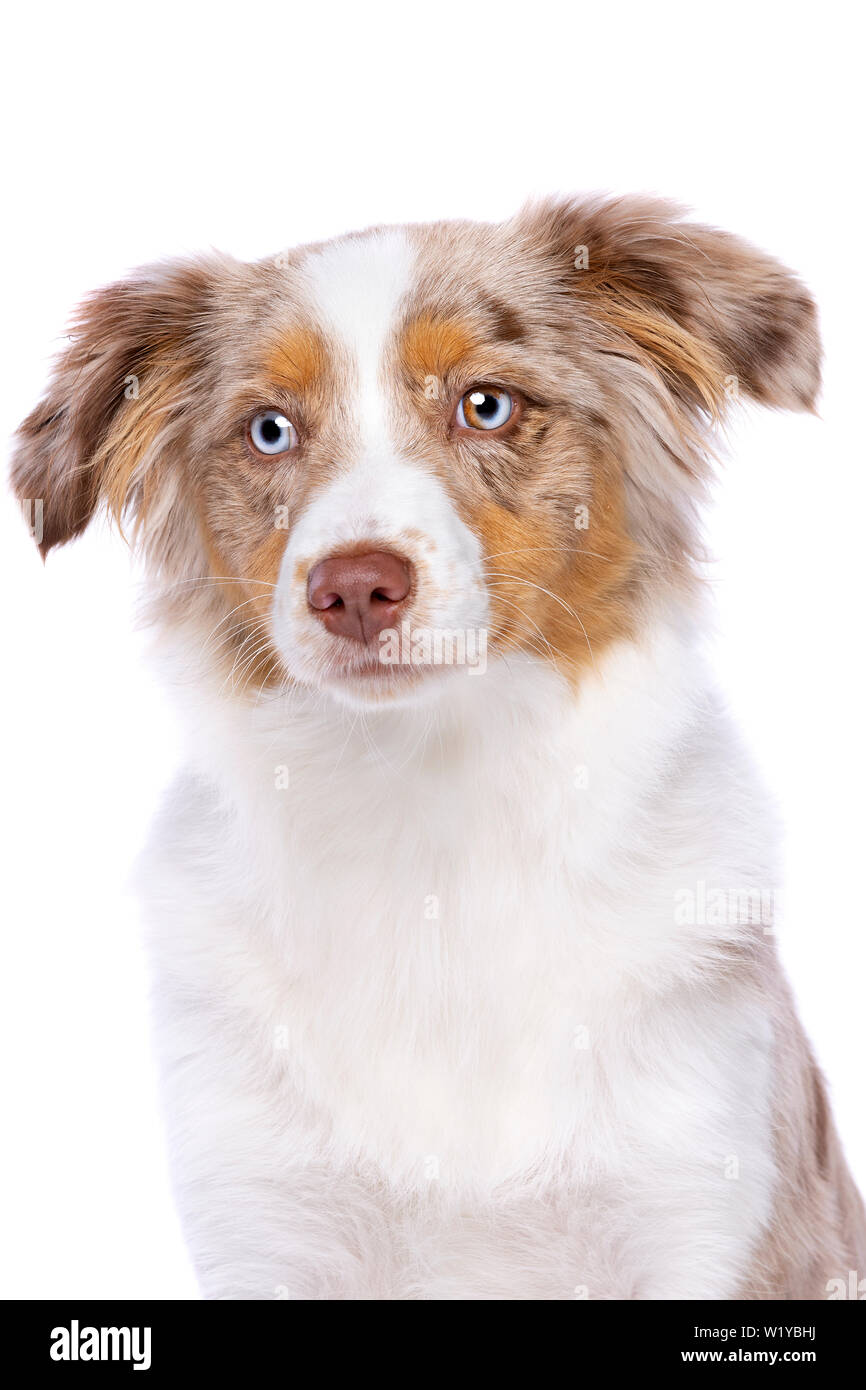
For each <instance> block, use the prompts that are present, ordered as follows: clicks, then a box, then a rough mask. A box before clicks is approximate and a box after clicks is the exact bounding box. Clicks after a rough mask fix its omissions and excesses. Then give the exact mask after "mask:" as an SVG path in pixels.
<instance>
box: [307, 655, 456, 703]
mask: <svg viewBox="0 0 866 1390" xmlns="http://www.w3.org/2000/svg"><path fill="white" fill-rule="evenodd" d="M449 675H453V673H451V672H449V671H447V670H443V668H442V667H440V666H425V665H417V666H385V665H374V664H372V663H371V664H370V665H369V666H366V665H365V666H348V667H334V668H333V669H332V670H330V671H327V672H325V673H324V674H323V675H322V676H321V677H320V679H319V681H318V683H317V684H318V687H319V689H320V690H323V691H325V692H326V693H327V694H328V695H330V696H331V697H332V698H333V699H335V700H336V701H337V702H338V703H339V704H341V705H348V706H349V707H350V708H351V709H354V710H359V709H360V710H381V711H387V710H389V709H397V708H400V707H403V706H406V705H418V704H422V703H424V702H426V701H428V700H432V699H435V698H436V697H437V696H438V695H439V693H440V692H441V689H442V687H443V685H445V684H446V682H447V680H448V677H449Z"/></svg>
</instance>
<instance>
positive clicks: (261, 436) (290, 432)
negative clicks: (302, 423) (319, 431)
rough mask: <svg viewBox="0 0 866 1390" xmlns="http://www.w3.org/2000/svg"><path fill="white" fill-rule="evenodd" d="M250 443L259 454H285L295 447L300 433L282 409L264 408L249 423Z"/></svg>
mask: <svg viewBox="0 0 866 1390" xmlns="http://www.w3.org/2000/svg"><path fill="white" fill-rule="evenodd" d="M249 436H250V443H251V444H252V446H253V448H254V449H255V450H256V452H257V453H259V454H270V455H271V456H273V455H274V454H285V453H288V451H289V450H290V449H294V448H295V446H296V444H297V442H298V433H297V430H296V429H295V427H294V425H293V424H292V422H291V420H289V419H287V418H286V416H285V415H283V413H282V411H280V410H263V411H262V413H261V415H255V416H253V418H252V420H250V424H249Z"/></svg>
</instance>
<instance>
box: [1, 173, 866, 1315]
mask: <svg viewBox="0 0 866 1390" xmlns="http://www.w3.org/2000/svg"><path fill="white" fill-rule="evenodd" d="M819 378H820V346H819V337H818V331H817V326H816V311H815V307H814V304H813V302H812V300H811V298H810V296H809V294H808V293H807V291H806V290H805V289H804V287H803V285H802V284H801V283H800V282H799V281H798V280H797V279H796V278H795V277H794V276H793V275H792V274H791V273H789V272H788V271H787V270H786V269H784V268H783V267H782V266H780V265H779V264H778V263H777V262H776V261H774V260H772V259H771V258H769V257H768V256H766V255H765V254H763V253H761V252H759V251H757V250H755V249H753V248H752V247H751V246H749V245H748V244H746V243H745V242H743V241H741V240H739V239H738V238H735V237H733V236H731V235H729V234H727V233H724V232H722V231H717V230H714V229H711V228H709V227H705V226H700V225H696V224H692V223H690V222H688V221H687V220H685V215H684V214H683V212H682V211H681V210H680V209H679V208H678V207H676V206H674V205H672V204H669V203H666V202H664V201H661V200H655V199H650V198H638V197H635V198H619V199H617V198H608V197H598V196H597V197H587V198H576V199H575V198H564V197H554V198H550V199H547V200H541V201H538V202H535V203H533V204H531V205H530V206H528V207H526V208H524V209H523V210H522V211H521V212H520V213H518V214H517V215H516V216H515V217H514V218H512V219H511V220H509V221H507V222H505V223H502V224H497V225H492V224H491V225H487V224H476V223H471V222H441V223H434V224H429V225H418V226H407V227H396V228H394V227H377V228H373V229H370V230H368V231H365V232H362V233H356V234H352V235H348V236H344V237H341V238H339V239H337V240H334V241H330V242H326V243H320V244H315V245H310V246H306V247H302V248H300V249H293V250H289V251H284V252H281V253H280V254H279V255H277V256H275V257H273V258H271V259H269V260H265V261H261V262H258V263H255V264H246V263H241V262H239V261H237V260H234V259H232V258H230V257H227V256H220V255H216V254H214V255H210V256H206V257H202V258H193V259H187V260H182V261H174V262H167V263H164V264H159V265H155V266H151V267H148V268H145V269H143V270H141V271H140V272H138V273H136V274H134V275H132V276H130V278H128V279H126V280H124V281H122V282H121V283H118V284H115V285H112V286H110V287H109V288H105V289H101V290H99V291H98V292H96V293H95V294H94V295H93V296H92V297H91V298H89V299H88V300H87V301H86V302H85V303H84V305H83V307H82V308H81V309H80V312H79V314H78V317H77V320H76V323H75V325H74V331H73V335H72V339H71V341H70V343H69V344H68V345H67V346H66V347H65V349H64V351H63V353H62V355H61V357H60V359H59V362H58V364H57V367H56V371H55V374H54V376H53V379H52V381H51V383H50V385H49V387H48V390H47V394H46V396H45V399H44V400H43V402H42V403H41V404H40V405H39V406H38V407H37V408H36V409H35V410H34V411H33V413H32V414H31V415H30V416H29V417H28V418H27V419H26V421H25V422H24V424H23V426H22V427H21V430H20V433H19V435H18V438H17V443H16V451H15V456H14V463H13V478H14V486H15V488H16V490H17V493H18V495H19V497H20V498H22V499H27V500H28V501H30V502H32V503H36V502H38V503H40V504H41V512H40V534H39V541H40V547H41V550H42V553H43V555H45V554H47V553H48V551H50V550H51V549H52V548H53V547H54V546H56V545H60V544H63V543H64V542H67V541H69V540H71V539H72V538H73V537H75V536H77V535H78V534H79V533H81V532H82V531H83V530H84V529H85V528H86V526H87V524H88V522H89V521H90V519H91V518H92V517H93V515H94V514H95V513H96V512H97V511H99V510H100V509H104V510H106V511H107V513H108V514H110V515H111V516H112V517H113V518H115V519H116V521H117V523H118V525H119V526H120V527H121V529H122V530H123V533H124V535H126V536H127V539H128V540H129V541H130V544H132V545H134V546H135V547H136V549H137V550H138V551H139V552H140V554H141V555H142V557H143V560H144V563H145V566H146V572H147V575H148V611H149V614H150V617H151V618H152V620H153V622H154V624H155V632H156V634H157V636H156V640H155V653H156V657H157V660H158V662H159V663H160V666H161V668H162V670H163V672H164V675H165V678H166V679H167V680H168V682H169V683H170V685H171V686H172V688H173V690H174V692H175V695H176V699H177V705H178V709H179V711H180V717H181V720H182V723H183V727H184V728H185V730H186V740H187V746H188V749H189V762H188V766H187V769H186V771H185V772H184V773H183V775H182V776H181V777H180V779H179V781H178V782H177V784H176V785H175V786H174V787H173V789H172V790H171V792H170V794H169V796H168V798H167V801H166V804H165V806H164V809H163V810H162V812H161V814H160V816H159V818H158V822H157V824H156V826H155V829H154V833H153V837H152V840H151V843H150V846H149V848H148V849H147V850H146V852H145V855H144V858H143V860H142V863H141V868H140V872H139V876H138V877H139V881H140V885H141V895H142V900H143V904H144V922H145V932H146V938H147V942H148V947H149V951H150V956H151V960H152V966H153V976H154V1019H155V1026H154V1034H155V1040H156V1049H157V1053H158V1057H159V1064H160V1070H161V1077H162V1089H163V1096H164V1103H165V1112H166V1124H167V1129H168V1139H169V1146H170V1152H171V1157H172V1165H173V1175H174V1186H175V1191H176V1197H177V1202H178V1207H179V1211H180V1215H181V1220H182V1224H183V1228H184V1232H185V1237H186V1239H187V1241H188V1244H189V1248H190V1250H191V1253H192V1257H193V1260H194V1263H195V1267H196V1271H197V1276H198V1279H199V1281H200V1285H201V1289H202V1293H203V1295H204V1296H205V1297H207V1298H215V1299H234V1298H243V1299H267V1298H287V1299H292V1300H317V1299H363V1300H378V1299H383V1300H392V1299H393V1300H402V1299H408V1300H411V1299H422V1300H423V1299H427V1300H429V1299H436V1300H450V1299H474V1300H497V1299H503V1300H536V1299H537V1300H547V1299H553V1300H556V1299H573V1298H589V1299H629V1300H650V1299H672V1300H678V1299H719V1300H726V1299H822V1298H826V1297H827V1296H828V1290H829V1289H830V1288H831V1287H832V1281H834V1280H838V1279H843V1280H844V1279H846V1278H847V1277H848V1272H849V1271H850V1270H855V1271H857V1270H861V1271H862V1270H866V1223H864V1210H863V1205H862V1202H861V1199H860V1197H859V1195H858V1193H857V1191H856V1188H855V1186H854V1183H853V1181H852V1178H851V1176H850V1174H849V1171H848V1169H847V1167H846V1163H845V1159H844V1157H843V1154H842V1151H841V1146H840V1142H839V1139H838V1137H837V1134H836V1131H835V1129H834V1124H833V1120H832V1116H831V1113H830V1110H829V1106H828V1100H827V1096H826V1092H825V1085H824V1082H823V1079H822V1077H821V1074H820V1072H819V1070H818V1067H817V1065H816V1063H815V1060H814V1057H813V1054H812V1051H811V1050H810V1046H809V1043H808V1041H807V1040H806V1038H805V1036H804V1033H803V1030H802V1028H801V1025H800V1023H799V1022H798V1019H797V1015H796V1012H795V1007H794V1004H793V1002H792V998H791V994H790V991H789V988H788V985H787V984H786V981H785V979H784V976H783V973H782V971H781V969H780V965H779V961H778V958H777V953H776V949H775V945H774V922H773V916H772V903H773V892H774V888H775V885H776V881H777V869H776V849H775V831H774V828H773V824H774V813H773V811H772V808H771V806H770V804H769V802H768V800H767V797H766V795H765V793H764V792H763V790H762V789H761V787H760V785H759V782H758V779H757V777H756V775H755V772H754V771H753V769H752V765H751V763H750V760H749V756H748V754H747V753H746V752H745V751H744V750H743V748H742V746H741V744H740V741H739V739H738V736H737V733H736V731H735V729H734V728H732V727H731V725H730V723H729V720H728V717H727V715H726V714H725V712H724V711H723V709H722V707H721V704H720V701H719V700H718V698H717V697H716V695H715V694H714V690H713V683H712V680H711V679H710V677H709V675H708V672H707V666H706V664H705V661H704V659H703V657H702V655H701V646H702V639H703V637H704V633H705V629H706V623H707V603H706V599H705V596H704V590H705V585H704V583H703V580H702V569H701V556H702V551H701V542H700V511H701V506H702V502H703V500H704V496H705V492H706V488H707V483H708V479H709V477H710V473H711V470H712V465H713V461H714V458H715V456H716V454H717V452H718V449H717V445H718V440H719V438H720V435H719V424H720V422H721V421H723V419H724V417H725V414H726V412H727V410H728V408H729V407H730V405H731V404H732V402H733V401H735V400H736V399H742V400H749V401H757V402H761V403H763V404H765V405H768V406H773V407H784V408H789V409H792V410H810V409H812V408H813V407H814V403H815V400H816V395H817V392H818V389H819Z"/></svg>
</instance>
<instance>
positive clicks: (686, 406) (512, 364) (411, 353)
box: [13, 199, 820, 705]
mask: <svg viewBox="0 0 866 1390" xmlns="http://www.w3.org/2000/svg"><path fill="white" fill-rule="evenodd" d="M819 357H820V354H819V346H818V337H817V331H816V322H815V311H814V306H813V304H812V302H811V300H810V298H809V296H808V295H807V293H806V292H805V291H804V289H803V288H802V286H801V285H800V284H799V283H798V282H797V280H796V279H795V278H794V277H793V276H792V275H790V274H789V273H788V272H787V271H785V270H784V269H783V268H782V267H781V266H779V265H778V264H776V263H775V262H774V261H772V260H771V259H769V258H768V257H766V256H764V255H762V254H761V253H759V252H757V251H755V250H753V249H752V248H750V247H749V246H747V245H746V244H744V243H743V242H741V241H739V240H737V239H736V238H734V237H731V236H728V235H726V234H725V233H722V232H718V231H714V230H711V229H708V228H705V227H700V226H694V225H690V224H688V223H685V222H683V221H682V220H681V217H680V215H679V213H678V212H677V210H676V209H673V208H671V207H670V206H669V205H667V204H663V203H657V202H653V201H648V200H640V199H623V200H607V201H606V200H594V201H593V200H590V201H562V200H554V201H550V202H546V203H542V204H540V205H536V206H532V207H530V208H528V209H526V210H524V211H523V212H522V213H521V214H519V215H518V216H517V217H516V218H514V219H513V220H511V221H510V222H507V223H504V224H501V225H495V226H494V225H482V224H470V223H441V224H432V225H428V226H420V227H408V228H394V229H391V228H387V229H373V230H370V231H367V232H365V233H363V234H359V235H353V236H348V237H345V238H341V239H339V240H336V241H333V242H329V243H326V244H321V245H314V246H309V247H304V248H301V249H298V250H294V251H291V252H286V253H283V254H281V255H279V256H276V257H275V258H273V259H272V260H267V261H262V262H259V263H255V264H242V263H240V262H237V261H234V260H232V259H229V258H221V257H211V258H208V259H200V260H195V261H188V262H175V263H169V264H166V265H163V266H155V267H151V268H147V269H145V270H143V271H141V272H140V273H138V274H136V275H134V276H132V277H131V278H130V279H128V280H127V281H124V282H122V283H120V284H116V285H113V286H110V287H109V288H107V289H104V290H100V291H99V292H97V293H96V294H95V295H93V296H92V297H91V298H90V299H89V300H88V301H86V302H85V304H84V305H83V306H82V308H81V310H80V311H79V315H78V319H77V321H76V324H75V326H74V333H73V338H72V341H71V344H70V346H69V347H68V348H67V349H66V350H65V351H64V353H63V355H62V357H61V358H60V361H59V363H58V365H57V369H56V372H55V375H54V378H53V380H52V382H51V384H50V386H49V389H48V393H47V395H46V398H45V400H44V401H43V402H42V404H41V405H40V406H39V407H38V408H37V409H36V410H35V411H34V412H33V413H32V414H31V415H30V416H29V417H28V419H27V420H26V421H25V422H24V424H23V426H22V428H21V431H20V434H19V437H18V444H17V451H16V454H15V459H14V465H13V477H14V483H15V487H16V489H17V491H18V494H19V496H20V497H21V498H23V499H29V500H31V502H33V503H37V502H38V503H40V504H41V517H42V529H41V535H40V536H39V540H40V544H41V548H42V551H43V554H45V553H47V552H48V551H49V550H50V549H51V547H52V546H55V545H58V544H61V543H63V542H65V541H68V540H69V539H71V538H72V537H73V536H75V535H77V534H78V533H79V532H81V531H82V530H83V529H84V528H85V527H86V526H87V524H88V522H89V520H90V519H91V517H92V516H93V515H94V513H95V512H96V511H97V509H98V508H99V507H100V506H102V505H104V506H105V507H107V509H108V510H109V511H110V512H111V513H112V514H113V515H114V516H115V518H117V520H118V521H119V523H120V524H121V527H126V528H128V530H129V534H130V537H131V538H132V539H134V541H135V542H136V544H137V545H139V546H140V548H141V550H142V552H143V554H144V556H145V558H146V561H147V564H148V566H149V569H150V573H151V576H152V581H153V584H154V587H155V591H156V592H157V594H158V596H159V608H160V611H161V613H162V615H163V618H164V619H165V620H166V621H173V622H183V623H190V622H191V623H193V624H194V625H195V627H196V630H197V631H198V632H199V634H200V636H201V642H202V645H203V646H207V648H208V650H209V651H211V652H212V653H214V655H215V656H216V658H217V659H219V660H221V661H224V662H227V663H228V670H230V671H231V673H232V677H233V684H234V685H235V686H236V687H237V688H240V689H242V690H245V691H246V690H250V689H252V690H258V689H261V688H262V687H263V686H269V685H275V686H279V685H281V684H289V685H292V684H300V685H303V686H312V687H316V688H321V689H326V690H328V691H330V692H331V693H333V694H335V695H337V696H338V697H340V698H344V699H348V700H350V701H352V702H359V703H361V704H365V705H367V704H380V703H382V702H388V701H393V700H395V699H400V698H408V697H417V696H418V695H420V694H421V693H423V692H424V691H427V690H432V689H434V688H437V687H438V688H441V687H442V686H443V685H444V682H445V681H446V680H451V679H454V678H455V676H456V675H458V674H459V672H457V671H455V670H454V669H452V668H454V667H461V666H466V667H468V668H469V669H470V670H476V671H477V670H480V669H483V666H484V664H485V663H486V661H487V660H488V659H492V658H493V657H495V656H503V655H505V656H507V654H508V652H509V651H513V650H515V649H520V650H522V651H525V652H528V653H532V654H533V656H534V657H537V658H538V659H540V660H544V661H550V662H552V663H553V664H554V665H556V666H558V667H560V668H562V669H564V670H565V672H566V674H568V675H569V676H575V675H577V674H579V672H580V670H581V669H582V667H583V665H584V664H585V663H586V662H587V661H588V660H591V659H592V658H593V654H594V653H597V652H598V651H599V650H600V649H602V648H603V647H604V646H605V645H606V644H608V643H609V642H611V641H613V640H615V639H616V638H619V637H623V636H628V635H632V634H634V633H635V632H637V631H638V630H639V628H640V625H641V623H642V622H644V621H645V620H646V615H647V613H648V611H649V609H650V607H651V606H652V604H653V603H654V602H658V601H660V600H662V599H665V600H669V599H670V598H672V597H676V596H678V595H680V596H682V595H685V594H686V593H687V592H688V589H689V583H690V573H691V565H690V561H691V557H692V555H693V553H694V548H695V541H696V523H695V509H696V503H697V502H698V500H699V498H700V494H701V486H702V480H703V478H704V476H705V473H706V456H707V452H708V450H707V444H708V440H709V431H710V430H711V428H712V426H713V423H714V421H715V420H716V419H717V418H718V417H719V416H721V415H722V414H723V412H724V410H725V408H726V406H727V404H728V402H729V401H731V400H733V399H735V398H737V397H743V398H751V399H753V400H757V401H760V402H763V403H765V404H769V405H773V406H785V407H790V408H793V409H809V408H811V407H812V406H813V404H814V401H815V397H816V393H817V390H818V384H819Z"/></svg>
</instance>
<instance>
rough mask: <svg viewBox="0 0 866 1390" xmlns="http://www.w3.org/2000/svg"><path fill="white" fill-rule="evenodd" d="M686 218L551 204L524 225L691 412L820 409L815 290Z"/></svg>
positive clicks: (634, 207) (605, 203)
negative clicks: (730, 402) (751, 404)
mask: <svg viewBox="0 0 866 1390" xmlns="http://www.w3.org/2000/svg"><path fill="white" fill-rule="evenodd" d="M682 218H683V213H682V211H681V209H679V208H677V207H676V206H674V205H673V204H671V203H667V202H663V201H661V200H655V199H649V198H618V199H603V198H596V199H589V200H585V201H564V200H550V201H548V202H544V203H541V204H537V205H535V206H530V207H529V208H526V209H525V210H524V211H523V212H522V213H521V214H519V216H518V219H517V221H518V224H519V226H520V227H521V230H522V231H523V233H524V234H528V235H529V236H530V237H531V239H532V242H533V243H534V245H535V247H536V248H540V249H542V251H543V253H544V254H545V255H546V256H549V257H555V259H556V261H557V266H558V269H557V275H558V277H559V278H560V283H561V284H562V285H563V286H564V287H565V286H567V287H568V289H569V290H572V291H573V292H574V294H575V295H578V296H580V298H581V300H582V301H583V302H584V303H585V304H587V306H588V307H589V309H590V312H593V311H595V312H596V315H597V316H598V317H600V318H601V320H602V322H603V323H604V324H605V325H607V326H608V327H609V328H610V329H611V330H612V331H613V332H615V333H616V332H618V333H620V334H621V335H622V336H623V338H624V339H625V340H628V341H630V342H631V343H632V344H634V345H635V347H636V349H637V350H638V351H639V353H640V354H641V355H643V356H644V357H645V358H648V359H651V360H652V362H653V364H654V366H655V367H656V369H657V370H658V371H660V372H661V374H662V375H663V377H664V378H665V380H666V381H667V383H668V385H670V386H671V388H672V389H673V391H674V392H675V394H677V395H678V396H679V397H680V398H681V399H684V400H685V401H686V402H687V403H688V404H689V405H694V406H704V407H706V406H709V407H710V408H711V409H713V408H716V407H718V406H720V405H722V404H724V401H725V398H726V397H727V398H729V399H730V398H731V397H732V396H734V397H735V396H737V395H739V394H742V395H744V396H748V397H751V398H752V399H753V400H756V401H760V402H761V403H762V404H764V405H771V406H779V407H785V408H787V409H790V410H811V409H813V408H814V406H815V401H816V398H817V395H818V390H819V387H820V369H821V347H820V339H819V335H818V326H817V313H816V310H815V305H814V303H813V301H812V299H811V297H810V295H809V293H808V291H807V290H806V289H805V288H804V286H803V285H802V284H801V283H800V281H799V280H798V279H797V278H796V276H794V275H792V274H791V272H790V271H788V270H786V269H785V268H784V266H782V265H780V264H779V263H778V262H777V261H775V260H773V259H772V257H770V256H767V255H765V254H764V253H763V252H761V251H757V250H755V249H754V248H753V247H752V246H750V245H749V244H748V243H747V242H745V241H742V240H740V239H739V238H738V237H735V236H731V235H729V234H728V233H726V232H721V231H717V230H715V229H714V228H712V227H703V226H699V225H695V224H690V223H688V222H685V221H683V220H682ZM708 397H709V399H708Z"/></svg>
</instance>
